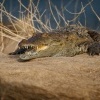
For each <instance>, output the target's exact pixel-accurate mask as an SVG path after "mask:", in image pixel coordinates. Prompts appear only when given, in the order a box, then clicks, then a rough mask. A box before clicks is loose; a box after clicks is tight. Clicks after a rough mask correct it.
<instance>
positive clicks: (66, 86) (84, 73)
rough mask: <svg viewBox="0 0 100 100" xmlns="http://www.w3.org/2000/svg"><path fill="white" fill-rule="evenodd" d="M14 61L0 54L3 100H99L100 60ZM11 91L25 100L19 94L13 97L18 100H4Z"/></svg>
mask: <svg viewBox="0 0 100 100" xmlns="http://www.w3.org/2000/svg"><path fill="white" fill-rule="evenodd" d="M17 59H18V57H15V56H9V55H6V54H2V53H0V77H1V84H0V85H1V86H0V89H1V90H0V97H1V98H3V99H2V100H100V56H94V57H91V56H88V55H87V54H82V55H77V56H75V57H46V58H38V59H33V60H31V61H29V62H18V61H17ZM2 80H3V81H4V82H2ZM21 85H24V86H21ZM7 86H9V88H8V87H7ZM14 86H17V88H15V87H14ZM13 87H14V88H15V90H13V91H14V93H15V91H16V90H17V89H18V88H19V89H21V90H23V93H22V95H23V98H24V97H25V98H26V99H21V97H22V96H21V92H18V91H17V92H18V93H19V94H20V95H19V94H18V93H15V95H13V96H12V97H13V98H14V97H16V98H17V99H5V98H6V94H7V93H8V92H10V91H12V89H11V88H13ZM27 87H29V88H27ZM19 89H18V90H19ZM31 89H32V91H31ZM21 90H20V91H21ZM26 91H27V92H26ZM28 91H29V92H28ZM33 91H34V92H33ZM2 92H3V93H2ZM3 94H5V95H3ZM11 94H13V93H12V92H11ZM11 94H7V95H11ZM26 94H27V95H26ZM30 94H32V95H31V96H30ZM30 97H31V99H29V98H30ZM18 98H20V99H18Z"/></svg>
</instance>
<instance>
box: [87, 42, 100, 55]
mask: <svg viewBox="0 0 100 100" xmlns="http://www.w3.org/2000/svg"><path fill="white" fill-rule="evenodd" d="M87 53H88V54H89V55H91V56H94V55H99V54H100V43H99V42H94V43H93V44H92V45H90V46H89V47H88V49H87Z"/></svg>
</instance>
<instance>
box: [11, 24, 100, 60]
mask: <svg viewBox="0 0 100 100" xmlns="http://www.w3.org/2000/svg"><path fill="white" fill-rule="evenodd" d="M82 53H88V54H89V55H91V56H94V55H99V54H100V34H99V33H98V32H96V31H94V30H90V29H88V28H86V27H84V26H80V25H68V26H66V27H63V28H60V29H57V30H52V31H51V32H48V33H45V32H44V33H37V34H35V35H34V36H32V37H30V38H29V39H23V40H21V41H20V42H19V44H18V48H17V49H16V50H15V51H14V52H11V53H9V54H10V55H18V54H19V59H20V60H21V61H29V60H31V59H35V58H40V57H59V56H66V57H73V56H75V55H78V54H82Z"/></svg>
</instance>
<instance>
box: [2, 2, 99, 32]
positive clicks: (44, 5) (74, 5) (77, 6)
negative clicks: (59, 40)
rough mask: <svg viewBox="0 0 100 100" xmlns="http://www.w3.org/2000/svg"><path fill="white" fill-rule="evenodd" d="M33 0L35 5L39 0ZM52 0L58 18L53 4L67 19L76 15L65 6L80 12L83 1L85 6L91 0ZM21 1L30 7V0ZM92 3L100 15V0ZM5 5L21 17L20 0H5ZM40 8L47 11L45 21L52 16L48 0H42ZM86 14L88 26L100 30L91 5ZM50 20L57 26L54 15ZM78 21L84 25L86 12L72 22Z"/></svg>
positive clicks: (41, 10)
mask: <svg viewBox="0 0 100 100" xmlns="http://www.w3.org/2000/svg"><path fill="white" fill-rule="evenodd" d="M2 1H3V0H0V2H2ZM33 1H34V4H35V5H36V4H37V2H38V0H33ZM50 1H51V4H52V9H53V12H54V14H55V17H56V18H57V14H56V11H55V10H54V8H53V6H57V8H58V9H59V11H60V12H61V14H62V15H63V13H62V12H64V16H65V19H66V20H71V19H73V18H74V17H75V15H73V14H70V13H68V12H66V11H65V10H64V8H66V9H68V10H69V11H70V12H73V13H74V12H76V13H78V12H79V11H80V10H81V7H82V5H81V3H82V4H83V6H85V5H86V4H87V3H88V2H89V0H50ZM21 2H22V3H23V4H24V5H25V6H26V7H28V4H29V0H21ZM91 4H92V6H93V8H94V10H95V11H96V13H97V14H98V16H100V0H94V1H93V2H92V3H91ZM4 6H5V8H6V10H7V11H8V12H9V13H11V14H13V15H14V16H16V17H20V14H19V8H20V6H19V2H18V1H17V0H5V2H4ZM38 8H39V11H40V13H42V12H43V11H44V9H46V12H45V14H44V16H43V17H42V20H43V21H45V18H49V17H50V16H51V14H50V9H49V4H48V0H40V2H39V6H38ZM22 10H23V11H24V10H25V9H24V8H23V7H22ZM85 14H86V26H87V27H89V28H92V29H95V30H100V21H99V20H98V18H97V17H96V15H95V14H94V13H93V11H92V10H91V7H90V5H89V6H88V7H86V8H85ZM50 20H51V23H52V27H53V28H55V24H56V23H55V22H54V19H52V17H51V18H50ZM3 21H4V22H6V23H7V18H6V17H4V18H3ZM78 21H80V22H81V24H82V25H85V17H84V14H81V15H80V16H79V18H78V19H77V20H76V21H74V22H72V23H77V22H78ZM60 24H61V26H64V23H63V21H61V23H60Z"/></svg>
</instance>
